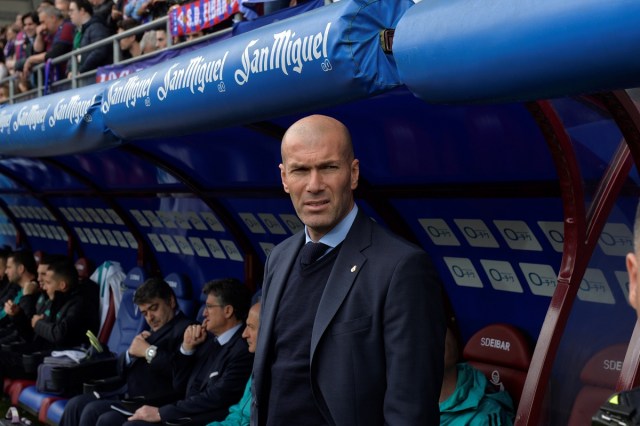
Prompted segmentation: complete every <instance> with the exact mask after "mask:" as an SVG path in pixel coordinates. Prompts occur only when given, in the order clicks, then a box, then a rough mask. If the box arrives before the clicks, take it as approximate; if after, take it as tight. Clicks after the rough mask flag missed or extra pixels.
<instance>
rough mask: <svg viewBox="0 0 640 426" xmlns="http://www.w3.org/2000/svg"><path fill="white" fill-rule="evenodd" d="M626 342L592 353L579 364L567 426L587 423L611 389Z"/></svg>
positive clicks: (625, 349) (622, 357)
mask: <svg viewBox="0 0 640 426" xmlns="http://www.w3.org/2000/svg"><path fill="white" fill-rule="evenodd" d="M626 352H627V344H618V345H612V346H608V347H606V348H604V349H601V350H600V351H598V352H596V353H595V354H594V355H593V356H592V357H591V358H589V360H588V361H587V362H586V363H585V365H584V367H582V371H581V372H580V382H581V383H582V388H581V389H580V390H579V391H578V394H577V396H576V400H575V401H574V403H573V408H572V409H571V416H570V417H569V426H578V425H586V424H591V417H593V415H594V414H595V413H596V411H598V408H600V406H601V405H602V404H604V402H605V401H606V400H607V398H608V397H609V396H611V394H613V393H614V392H615V389H616V383H617V382H618V377H619V376H620V370H621V369H622V363H623V361H624V356H625V354H626Z"/></svg>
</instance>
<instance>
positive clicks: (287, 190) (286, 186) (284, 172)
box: [278, 163, 289, 194]
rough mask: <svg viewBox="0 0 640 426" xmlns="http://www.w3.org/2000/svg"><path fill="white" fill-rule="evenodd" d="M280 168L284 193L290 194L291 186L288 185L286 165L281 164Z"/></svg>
mask: <svg viewBox="0 0 640 426" xmlns="http://www.w3.org/2000/svg"><path fill="white" fill-rule="evenodd" d="M278 167H279V168H280V180H282V187H283V188H284V192H286V193H287V194H288V193H289V186H288V185H287V184H286V182H285V181H286V180H287V179H286V178H287V172H286V171H285V169H284V164H282V163H280V165H279V166H278Z"/></svg>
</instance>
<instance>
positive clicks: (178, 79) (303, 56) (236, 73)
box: [102, 0, 413, 139]
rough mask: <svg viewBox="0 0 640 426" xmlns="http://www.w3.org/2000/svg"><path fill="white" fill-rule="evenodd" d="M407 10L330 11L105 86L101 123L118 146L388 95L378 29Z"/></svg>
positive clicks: (392, 76) (391, 81)
mask: <svg viewBox="0 0 640 426" xmlns="http://www.w3.org/2000/svg"><path fill="white" fill-rule="evenodd" d="M412 5H413V2H412V1H411V0H406V1H404V0H400V1H393V2H389V1H387V0H381V1H373V2H372V1H363V0H352V1H341V2H338V3H333V4H331V5H328V6H324V7H321V8H318V9H315V10H313V11H310V12H307V13H304V14H302V15H299V16H297V17H295V18H293V19H285V20H282V21H278V22H275V23H273V24H270V25H267V26H265V27H262V28H259V29H257V30H255V31H251V32H248V33H244V34H240V35H238V36H236V37H232V38H230V39H227V40H223V41H221V42H219V43H216V44H214V45H211V46H208V47H205V48H202V49H198V50H196V51H193V52H189V53H187V54H184V55H181V56H179V57H177V58H174V59H170V60H168V61H166V62H165V63H162V64H159V65H156V66H152V67H149V68H147V69H144V70H142V71H140V72H137V73H135V74H132V75H129V76H127V77H124V78H121V79H118V80H115V81H113V82H110V83H108V84H109V85H108V87H107V89H106V90H105V94H104V97H103V101H102V113H103V114H104V120H105V124H106V126H107V127H108V128H109V129H110V130H111V131H112V132H113V133H114V134H115V135H117V136H118V137H120V138H123V139H135V138H149V137H154V136H162V137H166V136H170V135H179V134H188V133H194V132H198V131H204V130H209V129H213V128H217V127H228V126H232V125H238V124H244V123H248V122H255V121H259V120H264V119H267V118H271V117H276V116H280V115H285V114H290V113H294V112H304V111H306V110H310V109H316V108H320V107H323V106H329V105H335V104H338V103H342V102H345V101H349V100H355V99H361V98H364V97H367V96H369V95H371V94H375V93H380V92H382V91H385V90H388V89H391V88H393V87H396V86H398V85H399V84H400V81H399V79H398V77H397V73H396V70H395V64H394V63H393V57H392V56H391V55H389V54H385V53H384V52H383V50H382V48H381V46H380V30H381V29H384V28H393V27H394V26H395V23H396V22H397V20H399V18H400V16H401V15H402V14H403V13H404V12H405V11H406V10H407V9H408V8H410V7H411V6H412ZM150 123H152V125H150Z"/></svg>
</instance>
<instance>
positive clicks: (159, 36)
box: [156, 28, 167, 50]
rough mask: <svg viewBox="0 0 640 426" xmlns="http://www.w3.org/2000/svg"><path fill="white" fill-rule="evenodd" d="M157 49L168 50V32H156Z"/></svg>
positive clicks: (162, 30) (163, 30)
mask: <svg viewBox="0 0 640 426" xmlns="http://www.w3.org/2000/svg"><path fill="white" fill-rule="evenodd" d="M156 48H157V49H158V50H162V49H166V48H167V30H165V29H164V28H158V29H157V30H156Z"/></svg>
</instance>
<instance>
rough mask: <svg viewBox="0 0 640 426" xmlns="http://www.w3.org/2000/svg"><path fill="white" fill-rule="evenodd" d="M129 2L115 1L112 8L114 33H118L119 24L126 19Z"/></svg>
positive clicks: (123, 0)
mask: <svg viewBox="0 0 640 426" xmlns="http://www.w3.org/2000/svg"><path fill="white" fill-rule="evenodd" d="M126 3H127V0H114V2H113V5H112V6H111V22H112V24H113V25H115V28H114V32H115V31H118V22H120V21H121V20H122V19H124V7H125V4H126Z"/></svg>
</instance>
